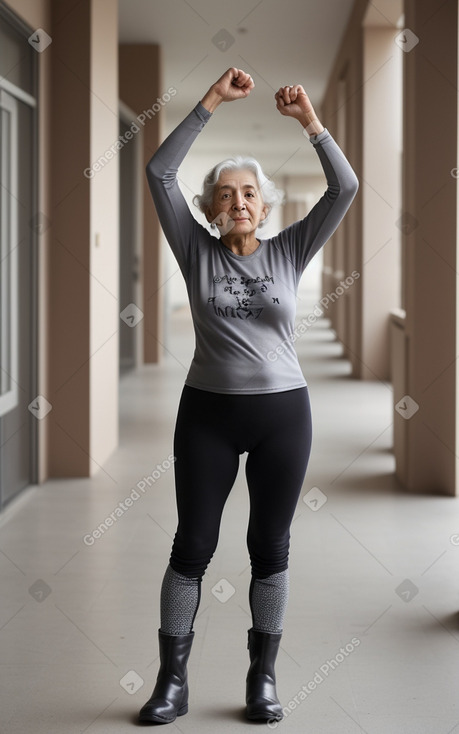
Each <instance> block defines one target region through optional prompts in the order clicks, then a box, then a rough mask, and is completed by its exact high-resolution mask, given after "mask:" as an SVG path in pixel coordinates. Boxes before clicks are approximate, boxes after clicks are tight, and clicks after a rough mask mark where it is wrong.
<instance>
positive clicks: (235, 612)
mask: <svg viewBox="0 0 459 734" xmlns="http://www.w3.org/2000/svg"><path fill="white" fill-rule="evenodd" d="M300 295H301V299H300V301H299V304H298V319H301V318H303V317H305V316H307V314H308V313H310V312H311V310H312V309H313V308H314V305H315V303H316V299H317V291H316V290H314V289H312V288H311V289H309V290H308V288H307V287H304V288H303V290H302V291H301V294H300ZM168 333H169V334H170V338H169V342H168V344H167V357H166V358H165V360H164V362H163V363H162V364H161V365H159V366H158V365H146V366H143V367H141V368H139V369H137V370H134V371H131V372H130V373H129V374H128V375H127V376H126V377H124V378H123V379H122V381H121V383H120V414H121V424H120V425H121V437H120V446H119V448H118V449H117V450H116V452H115V453H114V454H113V456H112V457H111V458H110V460H109V461H108V462H107V463H106V464H105V465H104V466H103V468H102V470H101V471H100V472H99V473H98V475H97V476H96V477H95V478H92V479H68V480H56V479H55V480H49V481H47V482H46V483H45V484H43V485H42V486H40V488H37V487H35V488H33V487H32V488H30V489H29V490H27V491H26V492H25V493H24V494H23V495H22V497H21V498H20V499H19V500H18V501H17V502H16V503H13V505H11V506H10V507H9V508H7V509H6V511H5V512H4V513H3V515H2V517H1V520H0V524H1V533H2V543H1V548H0V573H1V576H2V595H1V607H0V619H1V623H0V669H1V675H2V687H1V694H0V696H1V702H0V710H1V720H2V723H1V731H2V732H5V733H7V734H24V732H30V734H32V733H33V734H63V733H64V732H65V734H81V733H82V732H85V733H86V732H88V733H89V734H105V733H106V734H109V733H110V734H117V732H127V731H130V730H134V729H133V728H132V727H133V726H137V723H136V716H137V711H138V709H139V708H140V707H141V705H142V704H143V703H144V701H145V700H146V699H147V698H148V697H149V696H150V693H151V689H152V687H153V684H154V680H155V677H156V673H157V666H158V657H157V656H158V649H157V629H158V627H159V590H160V584H161V579H162V576H163V573H164V569H165V566H166V563H167V560H168V557H169V552H170V546H171V542H172V537H173V534H174V532H175V521H176V515H175V500H174V491H173V466H172V464H171V461H170V455H171V453H172V434H173V426H174V419H175V412H176V408H177V404H178V399H179V395H180V390H181V387H182V384H183V380H184V377H185V374H186V369H187V366H188V364H189V361H190V358H191V354H192V349H193V341H192V331H191V324H190V319H189V314H188V311H187V309H182V310H180V311H177V312H175V313H174V314H173V316H172V317H171V324H170V329H169V332H168ZM296 348H297V351H298V354H299V357H300V362H301V365H302V369H303V372H304V374H305V376H306V379H307V381H308V385H309V390H310V396H311V402H312V410H313V422H314V438H313V446H312V454H311V459H310V464H309V468H308V473H307V476H306V480H305V483H304V487H303V491H302V493H301V499H300V501H299V503H298V507H297V512H296V516H295V519H294V522H293V524H292V539H291V553H290V600H289V606H288V609H287V614H286V620H285V628H284V635H283V639H282V643H281V649H280V652H279V657H278V663H277V668H276V669H277V680H278V694H279V698H280V700H281V703H282V705H283V707H284V720H283V721H282V722H279V723H277V722H273V723H271V724H270V723H268V724H265V725H264V726H267V727H268V729H273V728H278V729H279V731H283V732H284V731H285V732H294V733H295V734H300V733H301V734H302V733H303V732H311V734H359V733H360V732H364V733H366V734H452V733H453V732H456V731H459V703H458V696H457V684H458V682H459V675H458V672H457V671H458V663H459V645H458V643H459V625H458V608H459V594H458V592H459V574H458V561H459V546H458V544H459V524H458V520H457V509H458V503H459V499H458V498H449V497H438V496H437V497H433V496H428V495H424V496H420V495H416V494H414V493H413V494H408V493H406V492H404V491H403V489H402V488H401V487H400V486H398V484H397V483H396V480H395V479H394V474H393V472H394V458H393V455H392V453H391V445H392V396H391V387H390V384H386V383H378V382H369V381H361V380H354V379H352V378H350V377H349V364H348V362H347V360H345V359H343V358H342V356H341V347H340V345H339V342H338V341H337V340H336V339H335V335H334V332H333V331H332V330H331V328H330V323H329V320H328V319H327V318H326V314H324V316H323V317H322V318H320V319H319V320H317V321H316V322H315V323H314V324H313V325H312V326H311V327H310V328H309V329H308V330H307V332H306V333H305V334H304V335H303V336H302V337H301V338H299V339H298V341H297V343H296ZM168 457H169V458H168ZM243 461H244V457H242V461H241V466H240V471H239V474H238V479H237V481H236V484H235V486H234V488H233V491H232V493H231V495H230V497H229V500H228V502H227V505H226V507H225V511H224V515H223V521H222V526H221V533H220V541H219V546H218V549H217V552H216V554H215V555H214V558H213V560H212V563H211V565H210V566H209V568H208V571H207V573H206V575H205V577H204V581H203V587H202V598H201V605H200V608H199V612H198V616H197V618H196V621H195V626H194V629H195V633H196V637H195V643H194V647H193V650H192V654H191V657H190V662H189V666H188V667H189V681H190V710H189V713H188V714H187V715H186V716H183V717H180V718H178V719H177V720H176V721H175V722H174V723H173V724H169V725H167V727H168V728H167V731H168V732H171V734H172V733H173V732H182V733H183V734H192V733H195V732H196V733H197V732H199V734H215V732H218V734H225V733H226V732H231V734H233V733H235V732H239V731H240V732H242V731H247V728H248V726H250V723H249V722H247V721H246V720H245V718H244V712H243V705H244V681H245V674H246V671H247V666H248V652H247V649H246V639H247V629H248V627H249V626H250V615H249V608H248V599H247V591H248V585H249V581H250V571H249V563H248V555H247V550H246V546H245V529H246V520H247V516H248V498H247V492H246V486H245V482H244V474H243ZM216 481H218V477H216ZM279 491H282V488H281V487H280V488H279ZM128 498H130V502H129V501H128V502H126V500H127V499H128ZM115 509H117V512H115ZM110 516H111V518H110ZM107 518H108V522H106V519H107ZM110 519H111V522H110ZM98 528H99V530H98Z"/></svg>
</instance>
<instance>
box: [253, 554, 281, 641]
mask: <svg viewBox="0 0 459 734" xmlns="http://www.w3.org/2000/svg"><path fill="white" fill-rule="evenodd" d="M288 592H289V573H288V568H287V569H286V570H285V571H281V572H280V573H274V574H272V575H271V576H268V577H267V578H265V579H254V578H253V577H252V580H251V582H250V589H249V601H250V609H251V612H252V623H253V628H254V629H255V630H259V631H260V632H282V630H283V623H284V614H285V610H286V608H287V601H288Z"/></svg>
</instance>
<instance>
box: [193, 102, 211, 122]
mask: <svg viewBox="0 0 459 734" xmlns="http://www.w3.org/2000/svg"><path fill="white" fill-rule="evenodd" d="M195 110H196V112H197V113H198V115H199V116H200V117H201V118H202V119H204V120H206V121H207V120H210V118H211V117H212V112H209V110H207V109H206V108H205V107H204V105H202V104H201V102H200V101H199V102H198V104H197V105H196V107H195Z"/></svg>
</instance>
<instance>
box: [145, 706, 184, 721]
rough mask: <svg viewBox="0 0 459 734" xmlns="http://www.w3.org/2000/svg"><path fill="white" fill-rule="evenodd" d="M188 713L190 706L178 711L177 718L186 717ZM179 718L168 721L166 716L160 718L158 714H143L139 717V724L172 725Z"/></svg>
mask: <svg viewBox="0 0 459 734" xmlns="http://www.w3.org/2000/svg"><path fill="white" fill-rule="evenodd" d="M187 713H188V704H185V706H182V707H181V708H179V710H178V711H177V716H184V715H185V714H187ZM177 716H174V717H173V718H171V719H166V718H164V716H158V715H157V714H143V715H142V716H139V722H140V723H141V724H148V723H149V722H152V721H153V722H155V723H158V724H171V723H172V722H173V721H175V719H176V718H177Z"/></svg>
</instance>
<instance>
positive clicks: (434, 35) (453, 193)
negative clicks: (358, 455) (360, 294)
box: [394, 0, 458, 495]
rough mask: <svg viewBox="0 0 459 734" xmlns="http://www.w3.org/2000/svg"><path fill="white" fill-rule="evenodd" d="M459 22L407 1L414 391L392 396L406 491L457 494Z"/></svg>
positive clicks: (407, 211) (409, 371) (422, 1)
mask: <svg viewBox="0 0 459 734" xmlns="http://www.w3.org/2000/svg"><path fill="white" fill-rule="evenodd" d="M457 21H458V9H457V2H453V0H450V1H449V2H444V0H405V28H406V29H407V33H406V39H407V40H406V43H407V50H406V52H405V53H404V139H403V147H404V170H403V173H404V176H403V180H404V183H403V210H404V211H403V217H404V220H403V222H404V224H403V229H404V234H403V247H404V250H405V263H406V272H405V279H404V286H405V294H404V296H405V297H404V304H405V309H406V324H405V347H406V365H407V367H406V388H405V391H406V395H407V396H408V397H405V396H404V395H395V396H394V398H395V402H396V403H397V401H400V400H402V402H401V403H400V404H399V406H398V410H396V411H395V413H394V419H395V420H397V421H398V422H399V423H401V424H402V425H403V430H404V433H405V439H406V442H405V443H406V457H405V459H406V461H405V466H406V476H405V477H404V479H405V482H406V486H407V487H408V489H411V490H414V491H417V492H429V493H436V494H448V495H454V494H455V493H456V463H457V460H456V451H455V449H456V384H457V383H456V361H457V357H456V354H457V340H456V321H457V319H456V280H457V257H456V252H457V242H456V211H457V178H455V177H454V175H452V174H451V171H452V169H454V168H455V167H457V124H458V114H457V104H458V100H457V84H458V78H457V63H458V62H457V50H458V40H457V38H458V23H457ZM412 34H414V35H412ZM414 43H415V44H416V45H413V44H414ZM410 45H412V48H411V50H409V46H410ZM402 416H404V417H402ZM410 416H411V417H410Z"/></svg>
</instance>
